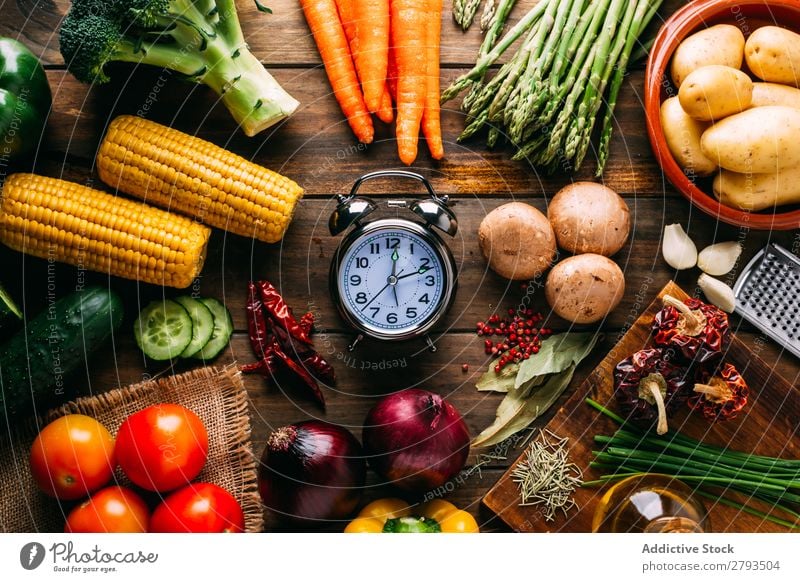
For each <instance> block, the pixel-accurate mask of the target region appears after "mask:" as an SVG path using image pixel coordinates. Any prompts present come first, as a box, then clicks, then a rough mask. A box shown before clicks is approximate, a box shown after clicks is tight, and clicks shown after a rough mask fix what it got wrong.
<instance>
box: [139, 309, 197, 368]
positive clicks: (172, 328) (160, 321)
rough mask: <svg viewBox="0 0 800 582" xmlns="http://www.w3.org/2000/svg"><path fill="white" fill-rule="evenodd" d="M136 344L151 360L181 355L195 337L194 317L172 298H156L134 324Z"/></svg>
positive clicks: (168, 358) (143, 310)
mask: <svg viewBox="0 0 800 582" xmlns="http://www.w3.org/2000/svg"><path fill="white" fill-rule="evenodd" d="M133 335H134V336H135V337H136V344H137V345H138V346H139V349H140V350H142V351H143V352H144V355H145V356H147V357H148V358H150V359H151V360H171V359H172V358H177V357H178V356H179V355H180V354H181V353H182V352H183V350H185V349H186V347H187V346H188V345H189V344H190V343H191V341H192V318H191V317H189V312H188V311H186V309H184V308H183V306H182V305H181V304H180V303H176V302H175V301H172V300H171V299H166V300H164V301H153V302H152V303H150V304H149V305H148V306H147V307H145V308H144V309H142V310H141V311H140V312H139V317H138V318H137V319H136V321H135V322H134V324H133Z"/></svg>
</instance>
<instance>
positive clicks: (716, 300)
mask: <svg viewBox="0 0 800 582" xmlns="http://www.w3.org/2000/svg"><path fill="white" fill-rule="evenodd" d="M697 286H698V287H700V289H702V290H703V294H704V295H705V296H706V299H708V300H709V301H710V302H711V303H713V304H714V305H716V306H717V307H719V308H720V309H721V310H722V311H725V312H727V313H733V310H734V309H735V308H736V298H735V297H734V295H733V289H731V288H730V287H728V286H727V285H726V284H725V283H723V282H722V281H720V280H719V279H715V278H714V277H709V276H708V275H706V274H705V273H703V274H702V275H700V278H699V279H697Z"/></svg>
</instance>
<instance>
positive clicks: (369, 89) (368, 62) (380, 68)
mask: <svg viewBox="0 0 800 582" xmlns="http://www.w3.org/2000/svg"><path fill="white" fill-rule="evenodd" d="M355 12H356V13H357V19H356V36H357V37H358V52H357V53H353V58H354V59H355V62H356V70H357V71H358V78H359V79H361V88H362V89H363V90H364V101H366V103H367V108H368V109H369V110H370V111H378V109H380V107H381V99H382V98H383V89H384V85H385V82H386V69H387V67H388V64H389V0H355Z"/></svg>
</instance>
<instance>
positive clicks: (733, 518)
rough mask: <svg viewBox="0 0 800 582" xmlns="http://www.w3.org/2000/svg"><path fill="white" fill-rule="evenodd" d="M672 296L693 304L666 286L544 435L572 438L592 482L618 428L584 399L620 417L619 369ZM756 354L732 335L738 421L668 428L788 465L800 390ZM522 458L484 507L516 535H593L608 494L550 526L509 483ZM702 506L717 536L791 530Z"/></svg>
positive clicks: (698, 420)
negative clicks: (740, 394)
mask: <svg viewBox="0 0 800 582" xmlns="http://www.w3.org/2000/svg"><path fill="white" fill-rule="evenodd" d="M666 294H669V295H672V296H673V297H677V298H679V299H685V298H686V297H687V295H686V293H684V292H683V290H682V289H681V288H680V287H678V286H677V285H675V284H674V283H672V282H669V283H667V285H666V286H665V287H664V288H663V289H662V290H661V292H660V293H659V294H658V297H657V298H656V299H655V300H654V301H653V303H651V304H650V306H649V307H648V308H647V310H645V312H644V313H642V315H641V316H640V317H639V318H638V319H637V320H636V322H635V323H634V324H633V326H632V327H631V328H630V329H629V330H628V331H627V333H625V335H624V336H622V338H621V339H620V340H619V341H618V342H617V344H616V345H615V346H614V348H613V349H612V350H611V351H610V352H609V353H608V355H607V356H606V357H605V359H604V360H603V361H602V362H601V363H600V364H599V365H598V366H597V368H596V369H595V370H594V371H593V372H592V373H591V374H590V375H589V377H588V378H587V379H586V381H584V383H583V384H582V385H581V386H580V387H579V388H578V389H577V390H576V391H575V392H574V393H573V394H572V396H571V397H570V398H569V400H568V401H567V402H566V404H565V405H564V406H563V407H562V408H560V409H559V410H558V412H557V413H556V415H555V416H554V417H553V419H552V420H551V421H550V422H549V423H548V424H547V427H546V428H547V429H548V430H550V431H551V432H553V433H554V434H556V435H559V436H565V437H569V443H570V444H569V447H570V457H571V460H572V461H573V462H574V463H576V464H577V465H578V466H579V467H581V469H582V470H583V471H584V479H585V480H587V481H588V480H592V479H596V478H597V477H599V474H597V473H596V472H595V471H594V470H592V469H589V463H590V462H591V460H592V454H591V452H592V450H594V449H596V448H597V447H596V446H595V444H594V436H595V435H597V434H603V435H611V434H612V433H613V432H614V430H616V428H617V425H616V424H615V423H614V422H613V421H612V420H610V419H608V418H607V417H605V416H604V415H601V414H600V413H599V412H597V411H595V410H594V409H593V408H591V407H589V406H588V405H587V404H586V403H585V402H584V399H585V398H586V397H591V398H592V399H594V400H596V401H597V402H599V403H601V404H602V405H603V406H605V407H607V408H609V409H610V410H613V411H615V412H618V413H619V412H620V411H619V407H618V406H617V404H616V402H615V401H614V398H613V392H614V385H613V376H612V372H613V369H614V366H615V365H616V364H617V363H618V362H619V361H620V360H622V359H623V358H626V357H627V356H629V355H630V354H632V353H633V352H635V351H637V350H640V349H642V348H644V347H646V346H647V345H648V342H649V340H650V326H651V324H652V321H653V317H654V316H655V314H656V313H657V312H658V311H659V310H660V309H661V305H662V304H661V298H662V297H663V296H664V295H666ZM763 341H764V342H766V341H767V339H766V338H764V339H763ZM758 348H759V344H758V343H756V344H754V345H751V346H747V345H745V344H744V343H742V342H741V341H739V340H738V339H737V338H736V337H735V335H734V337H733V338H732V341H731V345H730V348H729V351H728V354H727V355H726V359H727V360H728V361H730V362H731V363H733V364H734V365H735V366H736V368H737V369H738V370H739V371H740V373H741V374H742V376H743V377H744V379H745V380H746V381H747V383H748V385H749V387H750V402H749V403H748V405H747V408H746V409H745V410H744V411H743V412H742V414H741V415H740V416H739V417H737V418H735V419H733V420H728V421H724V422H718V423H714V424H710V423H709V422H707V421H706V420H705V419H704V418H703V417H702V415H699V414H696V413H694V414H693V413H689V411H688V409H685V411H681V412H679V413H678V414H677V415H676V416H675V417H673V418H672V419H670V426H671V427H672V428H675V429H678V430H680V431H681V432H682V433H684V434H687V435H689V436H691V437H693V438H695V439H698V440H702V441H704V442H708V443H712V444H715V445H725V444H730V447H731V448H732V449H735V450H738V451H752V452H755V453H757V454H761V455H770V456H775V457H782V458H788V459H797V458H800V389H798V387H796V386H792V385H790V384H789V383H788V382H787V381H786V380H784V379H783V378H782V377H781V376H779V375H778V374H776V373H775V372H774V370H773V369H771V368H770V367H769V366H768V365H767V364H765V363H764V361H763V360H761V359H760V358H759V357H758V355H757V352H758V351H759V349H758ZM521 458H522V457H520V459H521ZM520 459H517V460H516V461H515V462H514V464H513V465H512V466H511V468H509V470H508V471H507V472H506V473H505V474H504V475H503V476H502V477H501V478H500V480H499V481H498V482H497V484H496V485H495V486H494V487H493V488H492V489H491V490H490V491H489V492H488V493H487V494H486V496H485V497H484V498H483V502H484V504H485V505H486V506H487V507H488V508H489V509H491V510H492V511H493V512H494V513H496V514H497V515H498V516H499V517H500V518H501V519H502V520H503V521H504V522H506V523H507V524H508V525H509V526H510V527H512V528H513V529H514V530H517V531H523V532H590V531H591V525H592V516H593V514H594V510H595V507H596V506H597V502H598V501H599V499H600V496H601V495H602V491H603V490H601V489H596V488H591V489H590V488H580V489H579V490H578V491H577V492H576V494H575V500H576V503H577V507H575V508H573V509H572V510H571V511H570V512H569V515H568V516H564V515H563V513H562V514H559V516H558V517H556V519H555V520H553V521H551V522H545V520H544V518H543V516H542V515H541V513H540V511H539V509H538V508H537V507H535V506H532V507H530V506H529V507H520V506H519V491H518V489H517V485H516V484H515V483H514V482H513V481H512V480H511V472H512V471H513V469H514V467H515V466H516V464H517V463H519V462H520ZM703 503H704V504H705V506H706V509H707V510H708V511H709V517H710V520H711V529H712V531H714V532H785V531H787V530H786V528H784V527H781V526H779V525H775V524H773V523H771V522H768V521H765V520H763V519H761V518H758V517H755V516H752V515H749V514H746V513H744V512H741V511H739V510H737V509H733V508H730V507H726V506H723V505H720V504H715V503H714V502H713V501H709V500H707V499H704V500H703Z"/></svg>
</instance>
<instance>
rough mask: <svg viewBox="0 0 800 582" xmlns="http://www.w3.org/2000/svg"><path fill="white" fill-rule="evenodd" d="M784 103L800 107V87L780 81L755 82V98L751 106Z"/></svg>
mask: <svg viewBox="0 0 800 582" xmlns="http://www.w3.org/2000/svg"><path fill="white" fill-rule="evenodd" d="M770 105H783V106H784V107H794V108H795V109H800V89H798V88H797V87H790V86H789V85H781V84H780V83H753V98H752V99H751V100H750V107H751V108H752V107H768V106H770Z"/></svg>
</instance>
